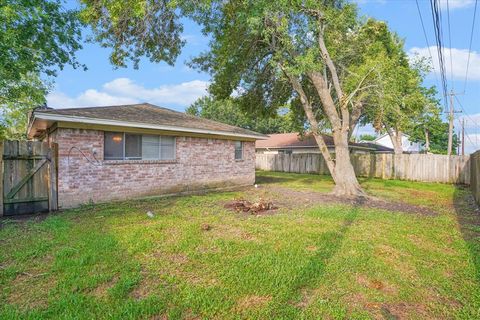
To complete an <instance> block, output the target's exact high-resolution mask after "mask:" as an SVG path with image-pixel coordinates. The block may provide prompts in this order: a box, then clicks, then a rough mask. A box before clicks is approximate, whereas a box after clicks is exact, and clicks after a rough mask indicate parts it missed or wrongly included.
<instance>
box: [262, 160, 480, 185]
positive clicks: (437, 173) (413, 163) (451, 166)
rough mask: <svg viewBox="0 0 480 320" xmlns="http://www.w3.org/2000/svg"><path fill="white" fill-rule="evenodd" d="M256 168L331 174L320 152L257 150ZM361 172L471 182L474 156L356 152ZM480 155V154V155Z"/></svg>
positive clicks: (405, 178)
mask: <svg viewBox="0 0 480 320" xmlns="http://www.w3.org/2000/svg"><path fill="white" fill-rule="evenodd" d="M256 156H257V158H256V168H257V169H260V170H267V171H282V172H295V173H319V174H329V171H328V168H327V165H326V162H325V160H324V159H323V156H322V155H321V154H318V153H303V154H302V153H297V154H257V155H256ZM351 159H352V164H353V167H354V169H355V172H356V174H357V176H361V177H371V178H382V179H400V180H412V181H425V182H442V183H459V184H470V156H468V155H467V156H451V157H450V158H449V157H448V156H445V155H433V154H403V155H393V154H353V155H352V156H351ZM479 159H480V155H479Z"/></svg>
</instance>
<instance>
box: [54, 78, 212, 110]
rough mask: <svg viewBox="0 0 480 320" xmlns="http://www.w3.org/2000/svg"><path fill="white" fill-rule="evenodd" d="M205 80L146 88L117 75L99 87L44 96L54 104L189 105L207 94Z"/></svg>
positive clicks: (55, 105) (57, 92)
mask: <svg viewBox="0 0 480 320" xmlns="http://www.w3.org/2000/svg"><path fill="white" fill-rule="evenodd" d="M207 87H208V82H206V81H201V80H193V81H189V82H183V83H180V84H172V85H162V86H159V87H157V88H152V89H150V88H145V87H144V86H142V85H140V84H137V83H135V82H134V81H133V80H131V79H129V78H117V79H114V80H112V81H110V82H107V83H105V84H104V85H103V86H102V88H101V89H100V90H97V89H88V90H85V91H84V92H82V93H80V94H79V95H77V96H75V97H70V96H68V95H66V94H65V93H63V92H60V91H54V92H52V93H50V94H49V95H48V96H47V102H48V105H49V106H51V107H54V108H68V107H88V106H90V107H91V106H107V105H116V104H131V103H139V102H150V103H154V104H159V105H162V106H168V105H177V106H188V105H190V104H191V103H192V102H194V101H195V100H196V99H197V98H199V97H201V96H203V95H205V94H206V90H207Z"/></svg>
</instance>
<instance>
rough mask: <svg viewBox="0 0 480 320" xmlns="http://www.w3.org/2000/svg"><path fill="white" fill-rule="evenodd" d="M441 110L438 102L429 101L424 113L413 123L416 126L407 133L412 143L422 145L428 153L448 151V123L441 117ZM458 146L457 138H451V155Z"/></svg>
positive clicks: (445, 152) (444, 152)
mask: <svg viewBox="0 0 480 320" xmlns="http://www.w3.org/2000/svg"><path fill="white" fill-rule="evenodd" d="M441 113H442V108H441V107H440V106H439V105H438V101H436V100H435V99H431V103H429V104H428V105H427V107H426V108H425V110H424V112H423V113H422V114H421V115H420V117H418V118H417V119H416V121H415V123H416V124H417V125H416V126H414V127H413V128H412V129H411V130H410V131H409V132H408V133H409V134H410V139H411V140H412V141H413V142H419V143H422V144H423V145H424V147H425V151H426V152H429V153H437V154H447V150H448V123H447V122H444V121H443V120H442V117H441ZM457 146H458V139H457V136H456V135H455V134H454V137H453V150H452V151H453V153H454V154H455V153H456V150H457Z"/></svg>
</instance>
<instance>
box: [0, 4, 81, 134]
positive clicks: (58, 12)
mask: <svg viewBox="0 0 480 320" xmlns="http://www.w3.org/2000/svg"><path fill="white" fill-rule="evenodd" d="M80 28H81V24H80V22H79V20H78V16H77V12H76V11H74V10H66V9H64V8H63V7H62V3H61V2H60V1H59V0H48V1H47V0H0V112H1V135H2V138H11V139H19V138H25V134H26V133H25V128H26V121H27V115H26V113H27V111H28V110H30V109H32V108H33V107H36V106H39V105H41V104H44V103H45V95H46V93H47V91H48V88H49V82H50V81H49V80H50V79H51V77H54V76H56V73H57V71H58V70H59V69H62V68H63V67H64V66H65V65H67V64H68V65H71V66H73V67H74V68H77V67H84V66H83V65H81V64H80V63H79V62H78V61H77V60H76V58H75V52H76V51H77V50H79V49H81V44H80V38H81V34H80Z"/></svg>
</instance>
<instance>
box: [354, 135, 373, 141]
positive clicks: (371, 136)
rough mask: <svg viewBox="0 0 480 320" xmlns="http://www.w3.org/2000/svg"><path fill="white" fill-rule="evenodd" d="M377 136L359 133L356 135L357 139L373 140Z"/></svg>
mask: <svg viewBox="0 0 480 320" xmlns="http://www.w3.org/2000/svg"><path fill="white" fill-rule="evenodd" d="M376 138H377V137H376V136H374V135H373V134H361V135H360V136H359V137H358V140H360V141H373V140H375V139H376Z"/></svg>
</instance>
